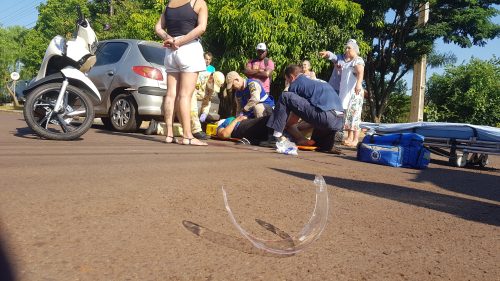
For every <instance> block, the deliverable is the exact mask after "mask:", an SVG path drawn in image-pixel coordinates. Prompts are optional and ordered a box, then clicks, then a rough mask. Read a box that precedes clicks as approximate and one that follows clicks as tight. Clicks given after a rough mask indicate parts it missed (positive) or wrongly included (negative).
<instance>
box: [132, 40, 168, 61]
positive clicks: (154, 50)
mask: <svg viewBox="0 0 500 281" xmlns="http://www.w3.org/2000/svg"><path fill="white" fill-rule="evenodd" d="M138 46H139V50H140V51H141V54H142V56H143V57H144V58H145V59H146V60H147V61H148V62H152V63H155V64H159V65H163V63H164V60H165V49H164V48H163V47H162V46H161V45H160V44H158V45H156V44H155V45H153V44H139V45H138Z"/></svg>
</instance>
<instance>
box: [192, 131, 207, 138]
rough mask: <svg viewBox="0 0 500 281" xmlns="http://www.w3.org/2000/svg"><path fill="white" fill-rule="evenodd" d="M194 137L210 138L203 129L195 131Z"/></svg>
mask: <svg viewBox="0 0 500 281" xmlns="http://www.w3.org/2000/svg"><path fill="white" fill-rule="evenodd" d="M193 137H195V138H197V139H199V140H208V136H207V134H205V132H203V131H200V132H196V133H194V134H193Z"/></svg>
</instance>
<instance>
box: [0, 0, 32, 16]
mask: <svg viewBox="0 0 500 281" xmlns="http://www.w3.org/2000/svg"><path fill="white" fill-rule="evenodd" d="M22 2H23V0H20V1H17V2H16V3H15V4H12V5H10V6H8V7H6V8H5V9H4V10H3V12H4V13H6V12H7V11H9V10H11V9H12V8H14V7H16V8H17V7H19V4H22ZM28 4H29V3H28ZM9 14H10V12H9Z"/></svg>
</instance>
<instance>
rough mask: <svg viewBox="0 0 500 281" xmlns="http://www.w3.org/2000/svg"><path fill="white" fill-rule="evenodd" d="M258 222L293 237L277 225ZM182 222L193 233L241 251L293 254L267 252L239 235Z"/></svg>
mask: <svg viewBox="0 0 500 281" xmlns="http://www.w3.org/2000/svg"><path fill="white" fill-rule="evenodd" d="M256 222H257V223H258V224H259V225H261V226H262V227H264V228H265V229H266V230H268V231H270V232H273V233H274V234H276V235H278V236H280V237H281V238H282V239H285V238H287V239H291V238H290V236H289V235H288V234H283V232H282V231H281V230H279V229H278V228H277V227H275V226H273V225H271V224H270V223H267V222H264V221H262V220H259V219H256ZM182 224H183V225H184V227H185V228H186V229H187V230H189V231H190V232H191V233H193V234H194V235H196V236H198V237H200V238H203V239H206V240H208V241H210V242H212V243H214V244H217V245H221V246H224V247H228V248H231V249H234V250H237V251H241V252H244V253H247V254H252V255H259V256H265V257H275V258H286V257H291V256H293V254H292V255H278V254H273V253H269V252H266V251H264V250H261V249H258V248H256V247H254V246H253V245H252V244H251V243H250V242H249V241H248V240H246V239H243V238H239V237H234V236H230V235H226V234H222V233H218V232H215V231H212V230H210V229H208V228H206V227H203V226H201V225H199V224H197V223H194V222H191V221H187V220H184V221H182Z"/></svg>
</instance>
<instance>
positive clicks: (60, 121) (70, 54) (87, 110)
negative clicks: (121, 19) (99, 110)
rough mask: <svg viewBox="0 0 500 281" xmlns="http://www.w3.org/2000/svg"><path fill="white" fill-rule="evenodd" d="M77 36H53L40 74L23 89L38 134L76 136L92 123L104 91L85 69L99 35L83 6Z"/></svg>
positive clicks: (28, 116)
mask: <svg viewBox="0 0 500 281" xmlns="http://www.w3.org/2000/svg"><path fill="white" fill-rule="evenodd" d="M77 10H78V20H77V21H76V31H75V33H74V38H73V39H71V40H68V41H66V40H65V39H64V38H63V37H62V36H59V35H58V36H56V37H54V38H53V39H52V40H51V41H50V43H49V46H48V48H47V51H46V52H45V56H44V58H43V61H42V65H41V66H40V70H39V71H38V75H37V76H36V78H35V79H33V81H31V83H30V84H29V85H28V87H27V88H26V89H25V90H24V94H25V96H26V102H25V105H24V119H25V120H26V123H27V124H28V126H29V127H30V128H31V129H32V130H33V131H35V132H36V133H37V134H38V135H39V136H41V137H43V138H46V139H52V140H74V139H76V138H79V137H80V136H82V135H83V134H84V133H85V132H87V131H88V129H89V128H90V127H91V126H92V123H93V120H94V103H96V104H97V103H99V102H100V100H101V95H100V94H99V91H98V90H97V88H96V86H95V85H94V84H93V83H92V81H90V79H89V78H87V76H85V74H84V73H86V72H88V71H89V70H90V68H91V67H92V66H93V65H94V64H95V62H96V57H95V55H94V53H95V50H96V47H97V37H96V34H95V32H94V30H93V29H92V27H91V26H90V24H89V22H88V20H87V19H85V17H84V16H83V14H82V12H81V10H80V7H77Z"/></svg>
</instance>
